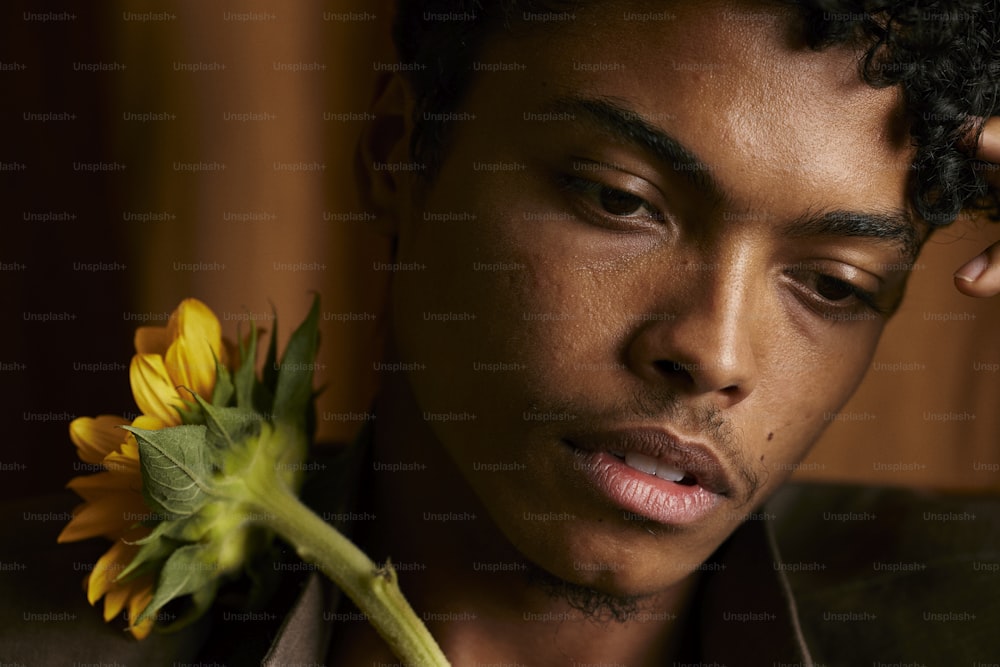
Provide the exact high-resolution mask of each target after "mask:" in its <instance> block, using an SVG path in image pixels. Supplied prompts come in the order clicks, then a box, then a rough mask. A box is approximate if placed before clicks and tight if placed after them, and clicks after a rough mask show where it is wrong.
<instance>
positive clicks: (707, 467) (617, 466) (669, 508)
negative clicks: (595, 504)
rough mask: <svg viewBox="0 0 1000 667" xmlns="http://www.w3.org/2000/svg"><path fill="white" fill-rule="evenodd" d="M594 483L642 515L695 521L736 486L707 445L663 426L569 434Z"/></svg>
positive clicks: (679, 521) (583, 468)
mask: <svg viewBox="0 0 1000 667" xmlns="http://www.w3.org/2000/svg"><path fill="white" fill-rule="evenodd" d="M564 442H566V444H568V445H570V446H571V447H572V448H573V449H574V450H575V453H576V454H577V456H578V457H580V458H582V459H583V460H584V465H582V466H578V469H579V470H581V471H582V472H583V475H584V477H585V478H586V479H587V481H589V482H590V485H591V486H592V487H593V488H594V489H595V490H596V491H597V492H598V493H599V494H601V495H603V496H604V497H605V498H606V499H608V500H610V501H611V502H612V503H613V504H615V505H618V506H619V507H621V508H622V509H624V510H627V511H629V512H631V513H633V514H635V515H638V517H639V518H646V519H650V520H653V521H657V522H660V523H665V524H676V525H681V524H690V523H694V522H697V521H699V520H701V519H703V518H705V516H707V515H708V514H709V513H710V512H711V511H712V510H713V509H715V507H716V506H718V504H719V503H720V502H721V501H722V499H723V498H724V497H726V496H729V495H730V494H731V491H732V489H733V488H734V485H733V483H732V481H731V479H730V476H729V473H728V472H727V471H726V469H725V468H724V467H723V466H722V464H721V463H720V462H719V459H718V457H717V456H716V455H715V453H714V452H713V451H712V450H711V449H710V448H709V447H707V446H706V445H702V444H700V443H697V442H693V441H690V440H683V439H681V438H678V437H675V436H674V435H673V434H671V433H669V432H668V431H665V430H661V429H659V428H632V429H618V430H608V431H599V432H588V433H581V434H574V435H573V436H572V437H570V438H567V439H565V441H564Z"/></svg>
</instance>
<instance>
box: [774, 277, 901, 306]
mask: <svg viewBox="0 0 1000 667" xmlns="http://www.w3.org/2000/svg"><path fill="white" fill-rule="evenodd" d="M786 273H787V274H788V275H789V276H790V277H792V279H793V280H795V282H796V283H797V284H798V285H799V286H800V287H801V288H802V289H803V290H805V291H806V292H807V294H806V296H807V297H808V298H809V300H810V303H809V304H808V305H809V306H810V307H811V308H812V309H813V310H815V311H817V312H819V314H820V315H823V316H829V315H831V314H835V315H843V314H857V313H864V312H868V313H873V314H875V315H877V316H886V315H888V314H889V313H888V312H887V310H886V309H885V308H883V307H882V306H881V305H879V302H878V298H877V297H876V295H875V294H874V293H873V292H869V291H868V290H865V289H862V288H860V287H858V286H857V285H853V284H851V283H849V282H847V281H846V280H842V279H840V278H837V277H835V276H831V275H827V274H823V273H813V274H812V275H813V280H814V281H815V280H817V279H822V280H826V281H830V282H833V283H835V284H836V285H837V287H840V288H843V289H846V290H847V292H849V297H848V299H850V301H849V302H847V303H844V302H845V301H848V299H841V300H839V301H834V300H832V299H828V298H826V297H824V296H823V295H822V294H820V293H819V292H818V291H817V289H816V288H815V287H811V286H810V285H809V284H808V283H807V282H805V281H803V280H801V279H800V278H799V277H797V276H796V274H795V272H794V271H790V272H786Z"/></svg>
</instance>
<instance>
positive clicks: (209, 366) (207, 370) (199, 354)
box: [164, 337, 216, 401]
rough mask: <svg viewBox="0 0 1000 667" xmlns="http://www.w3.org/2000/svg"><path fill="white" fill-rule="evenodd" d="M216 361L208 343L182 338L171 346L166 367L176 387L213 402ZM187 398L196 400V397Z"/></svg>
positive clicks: (165, 363) (165, 361) (165, 359)
mask: <svg viewBox="0 0 1000 667" xmlns="http://www.w3.org/2000/svg"><path fill="white" fill-rule="evenodd" d="M215 359H216V357H215V356H214V355H213V351H212V347H211V346H210V345H209V344H208V343H207V342H205V341H202V340H198V339H192V338H185V337H181V338H178V339H177V340H175V341H174V342H173V343H171V344H170V348H169V349H168V350H167V356H166V357H165V358H164V365H165V366H166V368H167V372H168V373H169V374H170V379H171V380H173V382H174V384H175V385H176V386H178V387H183V388H184V389H187V390H189V392H194V393H195V394H198V395H199V396H201V397H202V398H204V399H205V400H206V401H211V400H212V389H213V388H214V387H215ZM185 398H187V399H188V400H191V401H193V400H194V396H185Z"/></svg>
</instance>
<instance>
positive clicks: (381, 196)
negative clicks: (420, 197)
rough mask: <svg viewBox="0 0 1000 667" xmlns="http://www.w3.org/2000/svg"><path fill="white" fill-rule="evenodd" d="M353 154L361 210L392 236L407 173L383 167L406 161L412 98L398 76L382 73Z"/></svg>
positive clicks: (403, 204)
mask: <svg viewBox="0 0 1000 667" xmlns="http://www.w3.org/2000/svg"><path fill="white" fill-rule="evenodd" d="M369 113H370V115H371V118H370V119H369V120H367V121H366V123H365V126H364V129H363V130H362V132H361V137H360V139H359V140H358V146H357V149H356V151H355V154H354V174H355V179H356V182H357V186H358V196H359V198H360V200H361V203H362V205H363V206H364V210H366V211H371V212H373V213H375V215H377V216H378V220H379V222H380V223H381V224H382V225H384V226H385V229H384V231H386V232H387V233H395V231H396V229H397V227H398V224H399V222H400V220H401V218H402V216H403V213H404V211H405V209H406V207H407V206H408V204H409V197H410V195H411V194H412V193H411V192H410V189H411V182H410V178H411V177H410V175H409V171H408V170H405V169H387V168H385V165H387V164H393V163H400V162H407V161H409V160H410V135H411V133H412V131H413V97H412V95H411V94H410V87H409V85H407V83H406V82H405V81H404V80H403V78H402V77H401V76H400V75H399V74H398V73H391V74H385V75H382V76H381V77H379V79H378V80H377V81H376V83H375V92H374V96H373V101H372V104H371V108H370V111H369Z"/></svg>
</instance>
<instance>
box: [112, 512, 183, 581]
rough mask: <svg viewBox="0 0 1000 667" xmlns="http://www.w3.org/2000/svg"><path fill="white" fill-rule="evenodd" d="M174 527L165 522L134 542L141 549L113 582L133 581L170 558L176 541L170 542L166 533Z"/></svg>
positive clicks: (170, 523) (172, 524)
mask: <svg viewBox="0 0 1000 667" xmlns="http://www.w3.org/2000/svg"><path fill="white" fill-rule="evenodd" d="M173 527H174V523H173V522H170V521H165V522H163V523H161V524H160V525H158V526H157V527H156V528H154V529H153V532H152V533H150V534H149V535H147V536H146V537H144V538H142V539H141V540H138V541H136V542H135V544H141V545H142V548H141V549H139V552H138V553H137V554H136V555H135V557H134V558H132V562H131V563H129V564H128V566H127V567H126V568H125V569H124V570H122V571H121V572H119V573H118V576H117V577H115V581H118V582H125V581H129V580H130V579H135V578H136V577H138V576H141V575H143V574H145V573H146V572H150V571H153V570H156V569H159V567H160V566H161V565H162V564H163V561H165V560H166V559H167V557H169V556H170V554H171V553H173V551H174V550H175V549H176V548H177V545H178V543H177V541H175V540H171V539H169V538H168V537H167V533H168V532H169V529H170V528H173Z"/></svg>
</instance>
